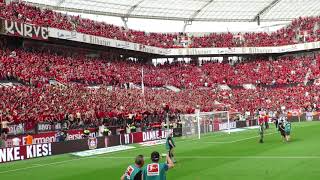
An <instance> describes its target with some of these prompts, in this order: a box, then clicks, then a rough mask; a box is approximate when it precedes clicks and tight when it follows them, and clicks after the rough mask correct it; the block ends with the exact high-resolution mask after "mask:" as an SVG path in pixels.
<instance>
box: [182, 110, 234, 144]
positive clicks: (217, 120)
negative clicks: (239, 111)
mask: <svg viewBox="0 0 320 180" xmlns="http://www.w3.org/2000/svg"><path fill="white" fill-rule="evenodd" d="M180 120H181V124H182V136H183V137H192V138H198V139H200V138H201V135H204V134H208V133H212V132H214V131H219V130H226V131H227V132H228V133H229V134H230V129H231V128H232V127H231V123H230V113H229V111H215V112H200V111H199V110H196V111H195V113H194V114H182V115H180Z"/></svg>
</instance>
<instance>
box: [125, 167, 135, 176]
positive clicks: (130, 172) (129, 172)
mask: <svg viewBox="0 0 320 180" xmlns="http://www.w3.org/2000/svg"><path fill="white" fill-rule="evenodd" d="M133 171H134V169H133V167H132V166H129V167H128V168H127V171H126V177H127V179H130V176H131V174H132V173H133Z"/></svg>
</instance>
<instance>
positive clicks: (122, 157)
mask: <svg viewBox="0 0 320 180" xmlns="http://www.w3.org/2000/svg"><path fill="white" fill-rule="evenodd" d="M94 158H97V159H132V157H129V156H128V157H126V156H119V157H107V156H106V157H94ZM178 158H179V159H320V156H179V157H178Z"/></svg>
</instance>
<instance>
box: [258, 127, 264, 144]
mask: <svg viewBox="0 0 320 180" xmlns="http://www.w3.org/2000/svg"><path fill="white" fill-rule="evenodd" d="M259 134H260V140H259V143H263V135H264V127H263V122H261V123H260V126H259Z"/></svg>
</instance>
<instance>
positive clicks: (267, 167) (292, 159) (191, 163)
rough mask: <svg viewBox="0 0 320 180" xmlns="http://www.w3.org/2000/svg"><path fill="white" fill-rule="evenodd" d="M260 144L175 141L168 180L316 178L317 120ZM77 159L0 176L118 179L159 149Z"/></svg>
mask: <svg viewBox="0 0 320 180" xmlns="http://www.w3.org/2000/svg"><path fill="white" fill-rule="evenodd" d="M266 134H267V135H266V137H265V143H264V144H259V143H257V142H258V137H257V135H258V133H257V130H247V131H243V132H237V133H232V134H231V135H228V134H225V133H213V134H210V135H207V136H203V137H202V139H201V140H194V139H176V144H177V148H176V158H177V160H178V163H177V164H176V166H175V168H174V169H172V170H170V171H169V172H168V173H167V179H172V180H200V179H215V180H257V179H259V180H261V179H267V180H286V179H288V180H289V179H290V180H304V179H305V180H318V179H320V142H319V140H320V122H310V123H295V124H293V131H292V142H290V143H284V142H282V140H281V137H280V135H279V134H278V132H276V130H275V129H274V127H273V126H272V129H269V130H267V132H266ZM136 147H137V148H135V149H131V150H128V151H123V152H116V153H110V154H104V155H99V156H93V157H86V158H79V157H74V156H72V155H69V154H65V155H60V156H51V157H47V158H38V159H33V160H27V161H19V162H14V163H8V164H1V165H0V178H1V179H11V180H20V179H21V180H53V179H55V180H92V179H93V180H98V179H104V180H114V179H115V180H117V179H120V176H121V175H122V173H123V172H124V170H125V169H126V167H127V166H128V165H129V164H131V163H132V161H133V158H134V157H135V156H136V155H137V154H143V155H145V156H146V159H148V161H147V162H149V156H150V153H151V152H152V151H154V150H157V151H160V152H161V153H165V148H164V145H160V146H153V147H143V148H142V147H139V146H136Z"/></svg>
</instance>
